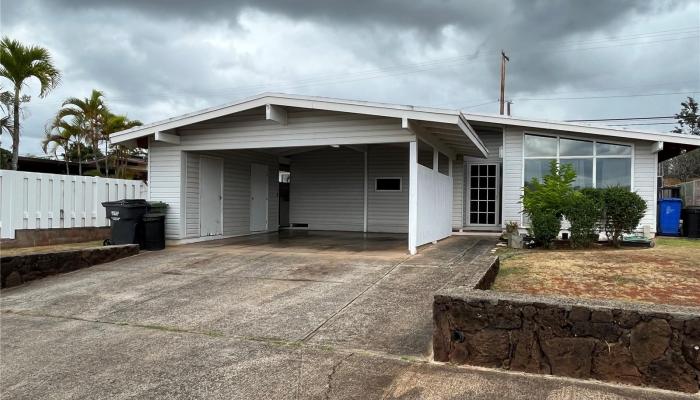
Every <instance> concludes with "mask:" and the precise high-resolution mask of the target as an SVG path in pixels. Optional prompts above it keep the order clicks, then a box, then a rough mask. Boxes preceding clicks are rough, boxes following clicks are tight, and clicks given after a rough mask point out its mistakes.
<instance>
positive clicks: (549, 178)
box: [522, 161, 576, 248]
mask: <svg viewBox="0 0 700 400" xmlns="http://www.w3.org/2000/svg"><path fill="white" fill-rule="evenodd" d="M575 179H576V172H574V170H573V168H572V167H571V165H568V164H565V165H561V166H558V165H557V163H556V161H552V162H551V163H550V165H549V174H548V175H546V176H544V178H543V179H542V182H540V181H539V180H537V179H533V180H532V181H531V182H530V183H529V184H528V185H526V186H525V188H524V192H523V197H522V204H523V212H524V213H525V214H527V215H528V217H530V230H531V232H532V236H533V237H534V238H535V240H536V241H537V242H538V243H541V244H542V245H544V246H545V247H547V248H549V247H550V246H551V243H552V241H553V240H554V239H555V238H556V237H557V236H559V230H560V229H561V218H562V216H563V215H564V211H565V210H566V208H567V205H568V204H569V202H570V201H571V197H572V196H573V195H574V193H575V191H574V189H573V185H572V183H573V182H574V180H575Z"/></svg>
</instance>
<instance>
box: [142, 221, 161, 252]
mask: <svg viewBox="0 0 700 400" xmlns="http://www.w3.org/2000/svg"><path fill="white" fill-rule="evenodd" d="M141 248H142V249H144V250H163V249H164V248H165V214H157V213H149V214H145V215H144V216H143V241H142V244H141Z"/></svg>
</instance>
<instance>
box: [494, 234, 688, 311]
mask: <svg viewBox="0 0 700 400" xmlns="http://www.w3.org/2000/svg"><path fill="white" fill-rule="evenodd" d="M493 290H498V291H504V292H517V293H529V294H552V295H562V296H569V297H583V298H589V299H617V300H627V301H641V302H651V303H657V304H673V305H685V306H695V307H700V240H692V239H676V238H658V239H657V240H656V247H654V248H651V249H649V248H630V247H627V248H624V247H623V248H622V249H613V248H610V247H598V248H595V249H591V250H552V251H547V250H517V251H514V250H505V251H504V252H503V253H502V254H501V270H500V272H499V273H498V276H497V278H496V282H495V283H494V285H493Z"/></svg>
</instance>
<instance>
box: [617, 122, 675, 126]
mask: <svg viewBox="0 0 700 400" xmlns="http://www.w3.org/2000/svg"><path fill="white" fill-rule="evenodd" d="M676 124H677V122H648V123H640V124H606V125H607V126H637V125H676Z"/></svg>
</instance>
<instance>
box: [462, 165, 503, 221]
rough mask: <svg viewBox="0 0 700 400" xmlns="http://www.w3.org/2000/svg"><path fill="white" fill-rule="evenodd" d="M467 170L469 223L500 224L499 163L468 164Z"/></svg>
mask: <svg viewBox="0 0 700 400" xmlns="http://www.w3.org/2000/svg"><path fill="white" fill-rule="evenodd" d="M465 170H466V174H465V185H464V188H465V199H466V202H465V209H466V216H467V221H466V223H467V225H471V226H474V225H499V224H500V219H499V208H500V207H499V201H500V200H499V187H500V182H499V181H500V172H499V164H496V163H493V164H490V163H484V164H476V163H475V164H467V165H466V168H465Z"/></svg>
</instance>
